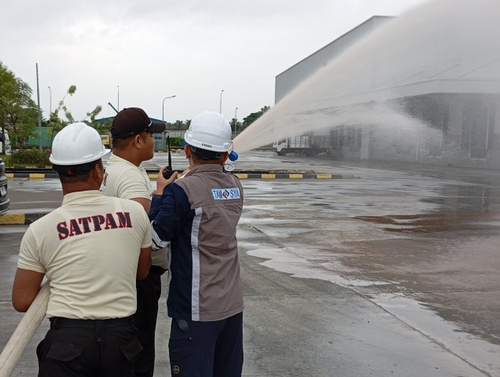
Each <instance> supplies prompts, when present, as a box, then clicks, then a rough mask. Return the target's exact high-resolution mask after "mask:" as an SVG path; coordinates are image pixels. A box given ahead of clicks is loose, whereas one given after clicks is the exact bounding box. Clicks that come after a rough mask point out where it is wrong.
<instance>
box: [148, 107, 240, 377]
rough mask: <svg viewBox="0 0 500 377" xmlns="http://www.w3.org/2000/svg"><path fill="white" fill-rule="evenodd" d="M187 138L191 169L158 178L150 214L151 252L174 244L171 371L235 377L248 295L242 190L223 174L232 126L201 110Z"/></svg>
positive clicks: (202, 376) (203, 376)
mask: <svg viewBox="0 0 500 377" xmlns="http://www.w3.org/2000/svg"><path fill="white" fill-rule="evenodd" d="M184 140H185V141H186V143H187V145H185V147H184V151H185V153H186V157H187V158H188V159H189V168H188V170H189V171H188V172H187V173H185V174H184V175H183V176H182V178H179V179H177V180H175V181H174V179H175V178H173V177H171V178H170V179H169V180H166V179H165V178H163V174H159V177H158V180H157V189H156V192H155V195H153V200H152V202H151V211H150V214H149V217H150V220H151V221H152V226H153V249H154V248H155V247H157V248H158V247H163V246H164V245H165V244H166V243H167V242H169V241H170V242H171V254H170V269H169V291H168V299H167V309H168V315H169V316H170V317H171V318H172V319H173V320H172V323H171V329H170V340H169V356H170V365H171V373H172V376H176V377H182V376H200V377H237V376H241V372H242V366H243V294H242V283H241V278H240V266H239V261H238V247H237V240H236V227H237V224H238V221H239V219H240V216H241V213H242V210H243V189H242V186H241V183H240V181H239V180H238V178H237V177H236V176H235V175H233V174H231V173H229V172H227V171H225V170H224V164H225V162H226V160H227V159H228V156H229V153H230V151H231V148H232V141H231V126H230V125H229V123H228V122H227V120H226V119H225V118H224V116H222V115H221V114H217V113H212V112H204V113H202V114H200V115H198V116H196V117H194V118H193V119H192V120H191V124H190V127H189V130H188V131H187V132H186V133H185V135H184ZM161 173H163V169H162V171H161Z"/></svg>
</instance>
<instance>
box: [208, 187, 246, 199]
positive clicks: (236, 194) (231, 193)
mask: <svg viewBox="0 0 500 377" xmlns="http://www.w3.org/2000/svg"><path fill="white" fill-rule="evenodd" d="M212 195H213V196H214V199H215V200H230V199H240V198H241V196H240V189H239V188H237V187H235V188H220V189H212Z"/></svg>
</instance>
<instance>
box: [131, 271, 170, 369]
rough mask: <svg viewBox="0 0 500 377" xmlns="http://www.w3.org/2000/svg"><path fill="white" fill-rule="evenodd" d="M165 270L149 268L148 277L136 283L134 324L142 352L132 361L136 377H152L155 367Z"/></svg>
mask: <svg viewBox="0 0 500 377" xmlns="http://www.w3.org/2000/svg"><path fill="white" fill-rule="evenodd" d="M164 273H165V270H164V269H162V268H160V267H156V266H151V268H150V270H149V275H148V276H147V277H146V279H144V280H138V281H137V284H136V286H137V311H136V313H135V314H134V316H133V317H134V322H135V325H136V327H137V330H138V331H139V341H140V342H141V345H142V348H143V350H142V352H140V353H139V355H137V358H136V359H135V360H134V371H135V376H136V377H152V376H153V372H154V366H155V332H156V319H157V317H158V300H159V299H160V296H161V275H163V274H164Z"/></svg>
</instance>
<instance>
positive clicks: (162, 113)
mask: <svg viewBox="0 0 500 377" xmlns="http://www.w3.org/2000/svg"><path fill="white" fill-rule="evenodd" d="M175 97H177V96H176V95H175V94H174V95H173V96H168V97H165V98H163V101H161V120H162V121H163V122H165V100H166V99H169V98H175Z"/></svg>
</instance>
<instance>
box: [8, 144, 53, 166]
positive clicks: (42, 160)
mask: <svg viewBox="0 0 500 377" xmlns="http://www.w3.org/2000/svg"><path fill="white" fill-rule="evenodd" d="M49 156H50V150H48V149H45V150H43V151H41V152H40V151H39V150H38V149H37V148H32V149H24V150H20V151H17V152H16V153H13V154H12V156H10V161H9V166H37V167H40V166H50V165H51V163H50V161H49ZM5 164H6V165H7V162H6V163H5Z"/></svg>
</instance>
